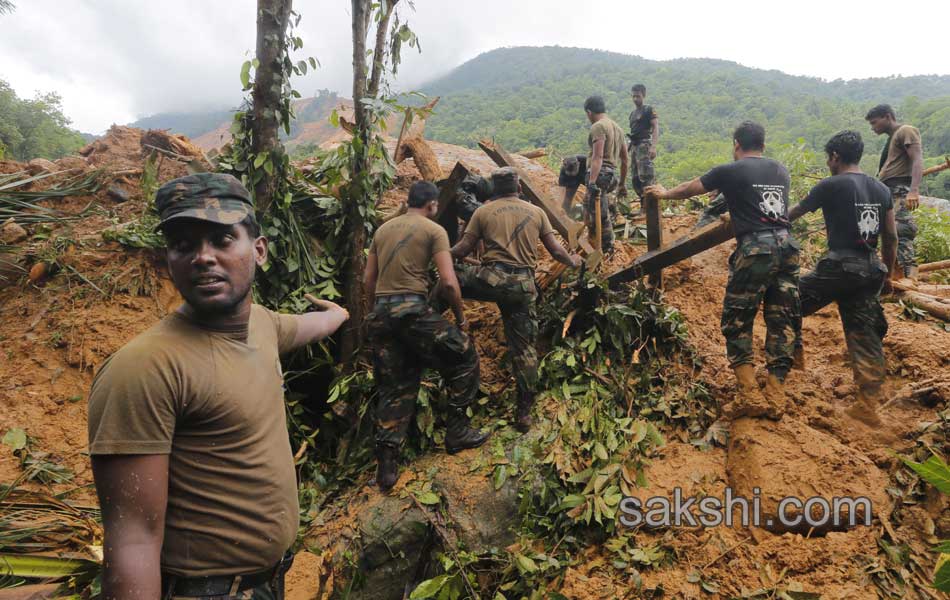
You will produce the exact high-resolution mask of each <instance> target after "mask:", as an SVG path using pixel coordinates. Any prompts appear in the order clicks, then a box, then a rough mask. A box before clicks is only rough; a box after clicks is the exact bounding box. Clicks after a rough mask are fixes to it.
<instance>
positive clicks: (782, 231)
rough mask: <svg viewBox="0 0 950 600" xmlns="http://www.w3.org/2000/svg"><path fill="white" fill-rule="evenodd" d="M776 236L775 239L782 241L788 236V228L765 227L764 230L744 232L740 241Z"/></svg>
mask: <svg viewBox="0 0 950 600" xmlns="http://www.w3.org/2000/svg"><path fill="white" fill-rule="evenodd" d="M770 237H774V238H775V239H777V240H779V241H781V240H783V239H785V238H787V237H788V229H786V228H784V227H781V228H779V229H765V230H762V231H750V232H749V233H743V234H742V235H740V236H739V238H738V239H739V241H740V242H743V241H745V240H747V239H756V240H761V239H765V238H770Z"/></svg>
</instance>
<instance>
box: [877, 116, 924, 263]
mask: <svg viewBox="0 0 950 600" xmlns="http://www.w3.org/2000/svg"><path fill="white" fill-rule="evenodd" d="M865 119H867V121H868V123H869V124H870V125H871V129H872V130H873V131H874V133H876V134H878V135H883V134H885V133H886V134H887V143H886V144H884V151H883V152H881V162H880V168H879V171H878V174H877V178H878V179H880V180H881V183H883V184H884V185H886V186H887V187H888V188H889V189H890V190H891V200H892V201H893V203H894V218H895V220H896V221H897V266H900V267H901V268H902V269H903V274H904V277H910V278H913V279H916V278H917V258H916V256H915V254H914V238H915V237H917V223H916V220H915V219H914V214H913V211H915V210H917V206H918V205H919V204H920V180H921V179H922V178H923V173H924V150H923V145H922V144H921V141H920V132H919V131H917V128H916V127H912V126H911V125H904V124H901V123H899V122H898V121H897V116H896V115H895V114H894V109H893V108H891V106H890V105H888V104H879V105H877V106H875V107H874V108H872V109H871V110H869V111H868V114H867V116H866V117H865ZM887 267H888V269H891V272H892V273H893V272H894V267H895V265H887Z"/></svg>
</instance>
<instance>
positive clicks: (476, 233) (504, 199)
mask: <svg viewBox="0 0 950 600" xmlns="http://www.w3.org/2000/svg"><path fill="white" fill-rule="evenodd" d="M491 180H492V189H493V190H494V194H495V199H494V200H492V201H491V202H488V203H487V204H485V205H483V206H481V207H479V208H478V209H477V210H476V211H475V214H474V215H472V220H471V221H469V223H468V227H467V228H466V229H465V235H463V236H462V240H461V241H460V242H459V243H458V244H456V245H455V246H454V247H453V248H452V257H453V258H455V259H457V260H461V259H463V258H465V257H466V256H468V255H469V254H471V252H472V250H473V249H474V248H475V246H476V245H477V244H478V242H479V241H483V242H484V244H485V252H484V254H483V255H482V265H481V266H478V267H476V266H473V265H461V266H460V267H458V269H459V271H458V278H459V284H460V286H461V288H462V296H464V297H465V298H472V299H473V300H482V301H487V302H494V303H496V304H497V305H498V308H499V309H500V310H501V319H502V323H503V324H504V328H505V339H506V340H507V341H508V356H509V357H510V359H511V365H512V371H513V372H514V376H515V381H516V382H517V388H518V400H517V408H516V411H515V427H516V428H517V429H518V430H519V431H522V432H525V431H528V429H530V428H531V407H532V406H533V405H534V398H535V395H536V394H537V391H538V389H537V387H538V352H537V349H536V348H535V342H536V340H537V337H538V314H537V308H536V306H535V301H536V300H537V297H538V292H537V289H536V287H535V284H534V268H535V265H536V263H537V247H538V241H539V240H540V241H541V242H542V243H543V244H544V247H545V249H547V251H548V252H550V253H551V256H552V257H554V259H555V260H557V261H558V262H561V263H563V264H566V265H569V266H572V267H577V266H580V264H581V258H580V256H578V255H576V254H569V253H568V252H567V250H565V249H564V247H563V246H561V244H560V243H558V241H557V238H556V237H555V235H554V229H553V228H552V227H551V223H550V221H548V217H547V215H546V214H545V213H544V211H543V210H541V209H540V208H538V207H537V206H534V205H533V204H530V203H528V202H526V201H524V200H521V199H520V198H518V193H519V191H520V184H519V182H518V172H517V171H515V170H514V169H512V168H510V167H504V168H501V169H496V170H495V171H493V172H492V175H491Z"/></svg>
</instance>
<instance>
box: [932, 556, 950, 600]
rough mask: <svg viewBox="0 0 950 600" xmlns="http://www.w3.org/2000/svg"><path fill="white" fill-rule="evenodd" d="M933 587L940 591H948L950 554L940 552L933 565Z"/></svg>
mask: <svg viewBox="0 0 950 600" xmlns="http://www.w3.org/2000/svg"><path fill="white" fill-rule="evenodd" d="M934 587H935V588H937V589H938V590H940V591H941V592H950V554H947V553H942V554H941V555H940V557H939V558H938V559H937V565H936V566H935V567H934Z"/></svg>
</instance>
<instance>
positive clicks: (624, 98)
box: [423, 47, 950, 197]
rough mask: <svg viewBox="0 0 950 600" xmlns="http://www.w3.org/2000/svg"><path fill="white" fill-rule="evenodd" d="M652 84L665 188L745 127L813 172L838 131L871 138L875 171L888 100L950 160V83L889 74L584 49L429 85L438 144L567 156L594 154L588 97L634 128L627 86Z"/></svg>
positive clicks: (551, 51) (487, 59)
mask: <svg viewBox="0 0 950 600" xmlns="http://www.w3.org/2000/svg"><path fill="white" fill-rule="evenodd" d="M638 82H639V83H644V84H645V85H646V86H647V89H648V96H647V102H648V103H650V104H653V105H654V107H655V108H656V109H657V112H658V114H659V116H660V146H659V150H660V152H659V157H658V160H657V170H658V175H659V176H660V178H661V180H663V181H666V182H671V181H678V180H682V179H685V178H689V177H694V176H696V175H698V174H701V172H702V171H703V170H704V169H706V168H708V167H709V166H711V165H713V164H716V163H718V162H721V161H722V160H724V159H726V158H728V156H729V151H730V147H731V143H730V141H729V135H730V133H731V132H732V129H733V128H734V127H735V125H736V124H737V123H738V122H740V121H742V120H744V119H753V120H757V121H760V122H762V123H763V124H765V125H766V127H767V131H768V141H769V143H770V144H771V145H772V146H778V145H783V144H795V145H800V146H801V147H802V148H803V150H806V151H808V150H810V151H813V152H816V153H817V154H818V155H819V156H811V155H809V154H808V153H807V152H806V153H805V155H806V159H807V160H808V161H809V162H810V163H812V164H813V166H814V167H816V168H820V167H821V164H822V160H823V159H822V158H821V157H820V150H821V148H822V145H823V144H824V142H825V141H826V140H827V139H828V137H829V136H830V135H831V134H833V133H834V132H836V131H838V130H841V129H844V128H853V129H857V130H858V131H860V132H861V133H862V134H863V135H864V137H865V143H866V146H867V149H866V159H865V167H866V168H867V169H868V170H874V168H875V167H876V161H877V158H878V156H879V155H880V151H881V149H882V148H883V144H884V139H883V138H880V137H877V136H874V135H873V134H872V133H871V131H870V129H869V128H868V126H867V123H866V122H865V121H864V115H865V113H866V112H867V110H868V108H870V107H871V106H873V105H875V104H878V103H881V102H888V103H890V104H892V105H894V106H895V107H896V108H897V109H898V113H899V117H900V118H901V119H904V120H906V121H908V122H910V123H913V124H914V125H916V126H917V127H919V128H920V130H921V134H922V135H923V139H924V146H925V152H926V155H927V156H928V157H931V160H929V161H928V164H931V163H935V162H937V161H936V158H937V157H940V156H942V155H943V154H946V153H950V76H917V77H887V78H876V79H863V80H852V81H840V80H839V81H831V82H826V81H822V80H820V79H816V78H811V77H796V76H791V75H787V74H785V73H781V72H779V71H763V70H758V69H751V68H748V67H743V66H741V65H739V64H737V63H733V62H727V61H722V60H711V59H680V60H670V61H654V60H646V59H643V58H640V57H637V56H628V55H623V54H616V53H611V52H602V51H596V50H587V49H580V48H561V47H544V48H527V47H525V48H503V49H498V50H493V51H491V52H487V53H485V54H482V55H481V56H478V57H477V58H475V59H473V60H471V61H469V62H467V63H465V64H464V65H462V66H460V67H458V68H457V69H455V70H454V71H453V72H451V73H450V74H448V75H447V76H445V77H443V78H441V79H439V80H437V81H435V82H433V83H432V84H430V85H428V86H426V87H425V88H424V90H423V91H424V92H425V93H427V94H429V95H441V96H442V101H441V102H440V104H439V106H438V111H437V113H436V115H434V116H433V117H432V118H431V119H430V120H429V124H428V126H427V132H428V135H429V137H431V138H433V139H436V140H439V141H443V142H449V143H453V144H460V145H468V146H471V145H473V143H474V140H476V139H477V138H480V137H486V136H487V137H494V138H495V139H496V140H497V141H499V142H500V143H501V144H502V145H504V146H506V147H507V148H509V149H510V150H522V149H527V148H536V147H539V146H546V147H548V148H550V149H552V150H554V151H555V152H556V153H558V154H564V153H571V152H582V151H586V130H587V127H588V124H587V122H586V119H585V117H584V111H583V108H582V107H583V103H584V99H585V98H586V97H587V96H589V95H591V94H600V95H602V96H604V98H605V99H606V101H607V108H608V113H609V114H611V116H612V117H613V118H614V119H615V120H616V121H617V122H618V123H619V124H620V125H621V127H624V128H626V120H627V115H628V114H629V112H630V110H631V109H632V102H631V100H630V97H629V90H630V86H631V85H632V84H634V83H638ZM925 185H926V189H925V190H924V192H925V193H927V194H930V195H939V196H945V197H946V196H950V174H944V175H943V176H942V177H935V178H930V179H928V180H927V181H926V183H925Z"/></svg>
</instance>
